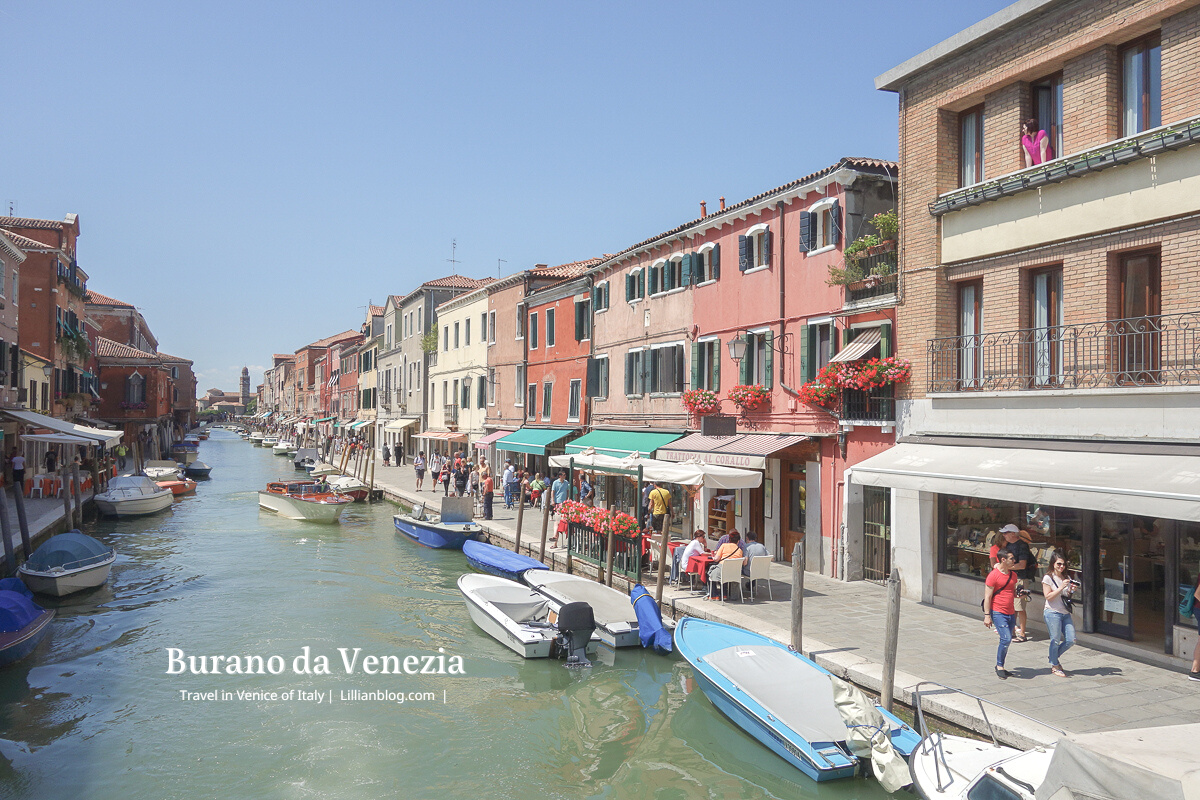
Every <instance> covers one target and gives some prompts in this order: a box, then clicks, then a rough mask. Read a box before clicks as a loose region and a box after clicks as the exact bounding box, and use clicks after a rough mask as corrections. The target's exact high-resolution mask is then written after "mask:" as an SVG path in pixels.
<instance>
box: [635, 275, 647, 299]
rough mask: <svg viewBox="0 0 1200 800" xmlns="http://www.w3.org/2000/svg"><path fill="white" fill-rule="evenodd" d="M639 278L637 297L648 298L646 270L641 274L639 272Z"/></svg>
mask: <svg viewBox="0 0 1200 800" xmlns="http://www.w3.org/2000/svg"><path fill="white" fill-rule="evenodd" d="M637 277H638V285H637V296H638V297H645V296H646V270H642V271H641V272H639V273H638V276H637Z"/></svg>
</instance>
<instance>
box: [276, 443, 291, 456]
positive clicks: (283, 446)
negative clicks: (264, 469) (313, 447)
mask: <svg viewBox="0 0 1200 800" xmlns="http://www.w3.org/2000/svg"><path fill="white" fill-rule="evenodd" d="M295 449H296V446H295V445H294V444H292V443H291V442H276V443H275V446H274V447H272V448H271V451H272V452H273V453H275V455H277V456H286V455H287V454H288V453H289V452H291V451H293V450H295Z"/></svg>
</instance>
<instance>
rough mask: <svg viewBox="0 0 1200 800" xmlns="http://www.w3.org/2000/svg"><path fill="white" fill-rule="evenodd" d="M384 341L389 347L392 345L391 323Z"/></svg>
mask: <svg viewBox="0 0 1200 800" xmlns="http://www.w3.org/2000/svg"><path fill="white" fill-rule="evenodd" d="M383 341H384V343H385V344H386V345H387V346H388V347H391V346H392V326H391V325H388V326H387V332H386V333H385V334H384V337H383Z"/></svg>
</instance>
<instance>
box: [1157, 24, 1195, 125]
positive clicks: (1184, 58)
mask: <svg viewBox="0 0 1200 800" xmlns="http://www.w3.org/2000/svg"><path fill="white" fill-rule="evenodd" d="M1162 75H1163V82H1162V118H1163V122H1167V121H1168V120H1176V119H1187V118H1188V117H1194V116H1196V115H1197V114H1200V7H1197V8H1192V9H1188V10H1187V11H1184V12H1182V13H1179V14H1176V15H1175V16H1173V17H1170V18H1168V19H1165V20H1163V24H1162Z"/></svg>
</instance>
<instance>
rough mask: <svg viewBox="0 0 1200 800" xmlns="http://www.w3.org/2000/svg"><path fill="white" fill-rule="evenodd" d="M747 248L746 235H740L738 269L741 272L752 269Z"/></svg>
mask: <svg viewBox="0 0 1200 800" xmlns="http://www.w3.org/2000/svg"><path fill="white" fill-rule="evenodd" d="M746 248H747V244H746V237H745V236H739V237H738V270H739V271H741V272H745V271H746V270H748V269H750V256H749V254H748V253H747V252H746Z"/></svg>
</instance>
